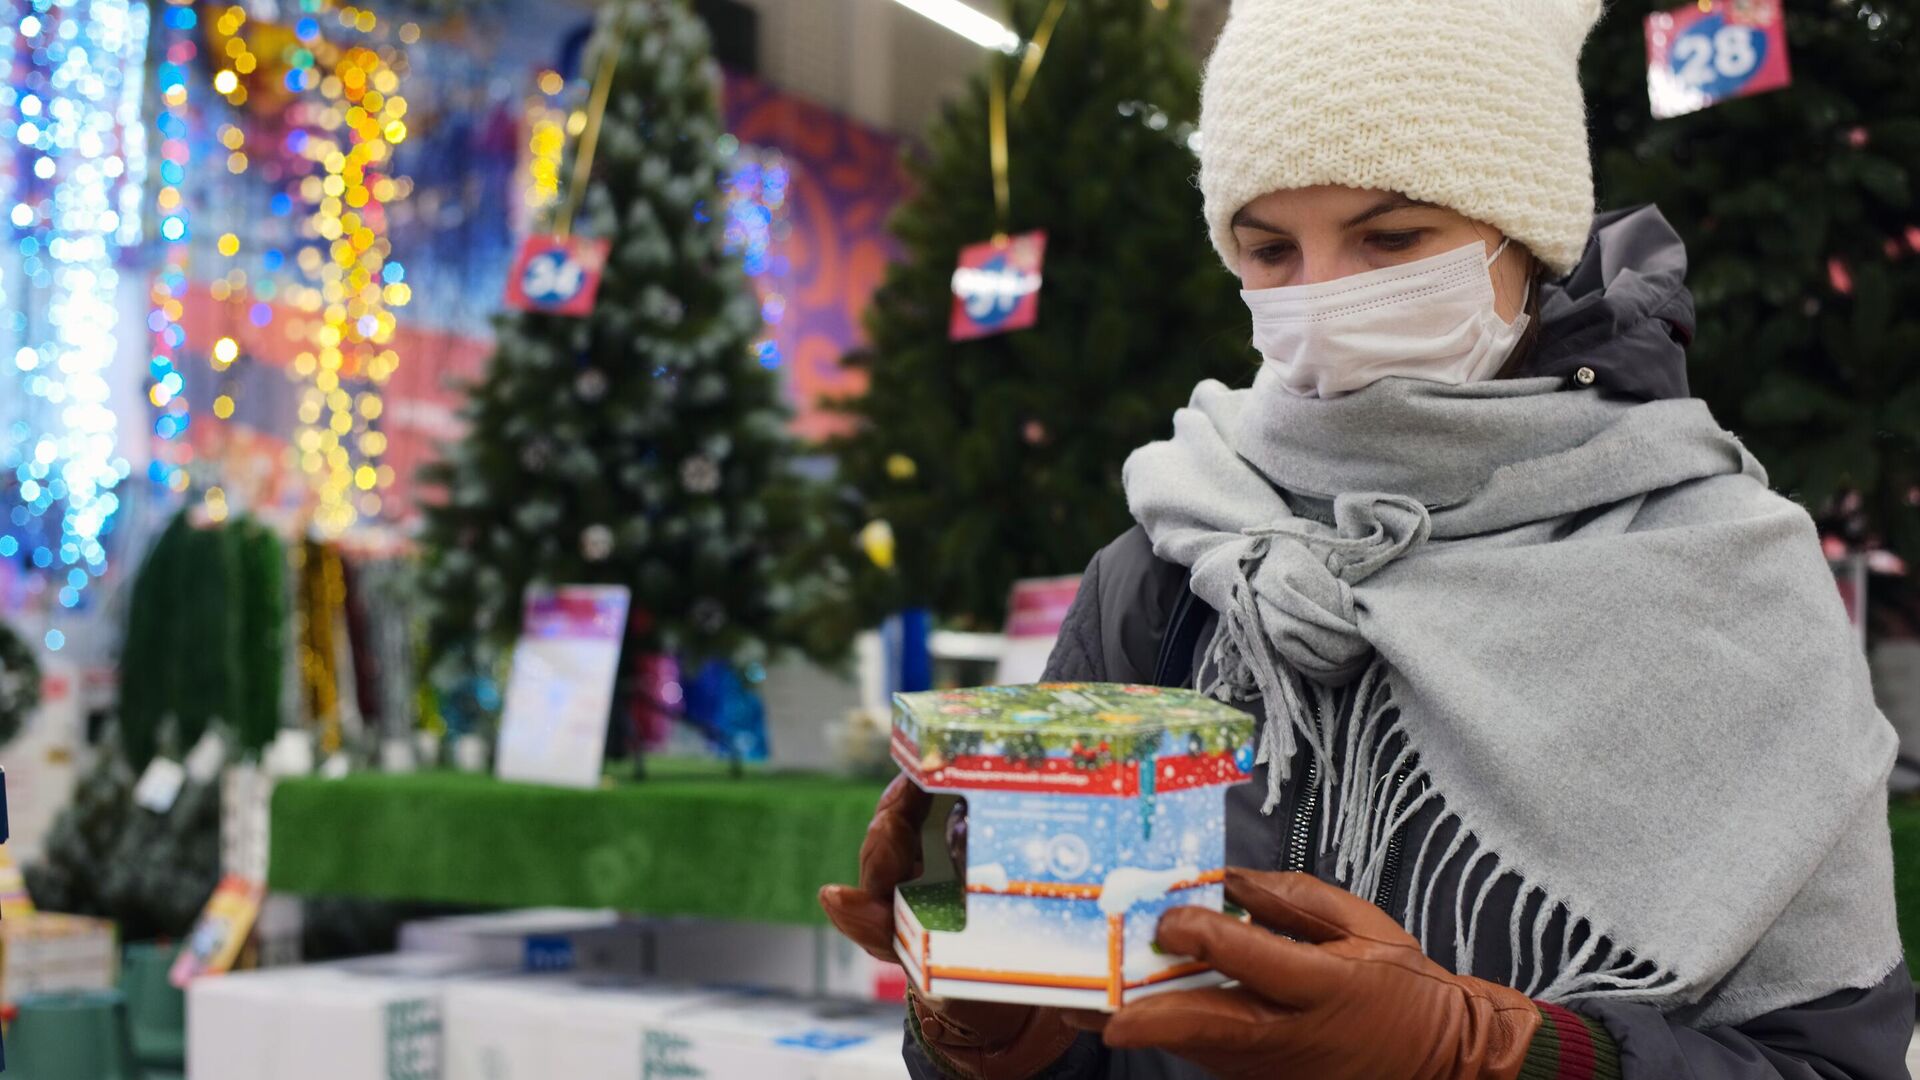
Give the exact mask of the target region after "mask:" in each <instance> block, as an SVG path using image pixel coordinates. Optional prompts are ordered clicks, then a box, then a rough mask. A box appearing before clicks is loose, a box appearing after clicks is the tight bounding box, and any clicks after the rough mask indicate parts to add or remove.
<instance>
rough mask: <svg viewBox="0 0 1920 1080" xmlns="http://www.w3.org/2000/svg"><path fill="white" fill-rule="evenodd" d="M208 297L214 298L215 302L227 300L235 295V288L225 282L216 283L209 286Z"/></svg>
mask: <svg viewBox="0 0 1920 1080" xmlns="http://www.w3.org/2000/svg"><path fill="white" fill-rule="evenodd" d="M207 295H208V296H211V297H213V298H214V299H215V300H225V299H226V298H227V297H229V296H232V295H233V287H232V286H231V285H228V284H227V283H226V282H224V281H216V282H214V283H213V284H211V285H209V286H207Z"/></svg>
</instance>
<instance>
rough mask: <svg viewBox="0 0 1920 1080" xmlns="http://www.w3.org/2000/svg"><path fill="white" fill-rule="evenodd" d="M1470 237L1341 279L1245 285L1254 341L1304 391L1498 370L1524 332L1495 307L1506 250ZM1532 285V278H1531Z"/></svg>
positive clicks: (1327, 392)
mask: <svg viewBox="0 0 1920 1080" xmlns="http://www.w3.org/2000/svg"><path fill="white" fill-rule="evenodd" d="M1506 247H1507V245H1506V244H1505V243H1504V242H1503V243H1502V244H1501V245H1500V249H1499V250H1498V251H1495V252H1494V253H1493V258H1491V259H1489V258H1487V257H1486V256H1485V255H1484V252H1485V251H1486V248H1485V246H1484V245H1482V244H1479V243H1473V244H1469V245H1467V246H1466V247H1463V248H1460V249H1458V250H1456V251H1449V252H1447V253H1446V254H1444V255H1435V256H1433V257H1432V258H1430V259H1421V260H1419V261H1418V262H1410V263H1407V264H1405V265H1404V266H1390V267H1387V268H1386V269H1384V270H1374V271H1370V272H1368V273H1365V274H1355V275H1353V276H1351V277H1344V278H1340V279H1339V280H1337V281H1323V282H1319V283H1317V284H1313V285H1288V286H1282V287H1280V288H1275V289H1247V290H1243V291H1242V292H1241V293H1240V297H1241V299H1243V300H1245V301H1246V303H1247V309H1248V310H1250V311H1251V312H1253V345H1254V347H1255V348H1257V349H1259V350H1260V355H1261V356H1264V357H1266V359H1267V362H1268V363H1269V364H1272V365H1273V366H1274V368H1275V369H1276V373H1277V374H1278V375H1279V377H1280V381H1281V385H1283V386H1285V387H1286V389H1287V390H1288V391H1290V392H1292V393H1294V394H1298V395H1300V396H1301V397H1339V396H1340V395H1342V394H1350V393H1352V392H1354V391H1355V390H1359V389H1362V388H1364V387H1367V386H1371V385H1372V384H1374V383H1376V382H1378V381H1380V380H1381V379H1384V378H1387V377H1388V376H1396V375H1397V376H1400V377H1401V378H1407V379H1425V380H1427V381H1429V382H1439V383H1449V384H1453V385H1458V384H1460V383H1469V382H1480V381H1481V380H1484V379H1490V378H1492V377H1493V376H1494V375H1495V374H1497V373H1498V372H1499V370H1500V365H1502V364H1503V363H1505V362H1506V359H1507V357H1509V356H1511V355H1512V354H1513V348H1514V346H1515V345H1517V344H1519V342H1520V335H1521V334H1522V333H1525V332H1526V329H1527V317H1526V315H1524V314H1522V315H1520V316H1519V317H1517V318H1515V319H1514V320H1513V322H1511V323H1508V322H1505V321H1503V320H1502V319H1501V318H1500V315H1499V313H1498V312H1497V311H1495V310H1494V295H1493V279H1492V277H1491V276H1490V275H1489V271H1490V270H1491V269H1492V267H1493V264H1494V261H1495V260H1497V259H1499V258H1500V252H1501V251H1505V250H1506ZM1529 288H1531V286H1529Z"/></svg>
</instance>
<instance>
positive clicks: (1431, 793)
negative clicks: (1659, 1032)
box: [1125, 371, 1900, 1024]
mask: <svg viewBox="0 0 1920 1080" xmlns="http://www.w3.org/2000/svg"><path fill="white" fill-rule="evenodd" d="M1561 386H1562V384H1561V383H1560V381H1559V380H1555V379H1527V380H1515V381H1504V382H1490V383H1480V384H1476V385H1470V386H1460V387H1448V386H1442V385H1439V384H1434V383H1426V382H1416V381H1410V380H1404V379H1387V380H1384V381H1382V382H1380V383H1377V384H1375V385H1374V386H1372V387H1370V388H1368V389H1366V390H1363V391H1361V392H1360V393H1357V394H1354V395H1351V396H1349V397H1344V398H1338V399H1333V400H1318V399H1303V398H1297V397H1294V396H1292V395H1290V394H1287V393H1286V392H1285V391H1284V390H1282V389H1280V387H1279V386H1278V384H1277V382H1275V381H1274V380H1272V379H1270V378H1268V376H1267V373H1266V372H1264V371H1263V372H1262V374H1261V376H1260V377H1259V378H1258V379H1256V381H1255V383H1254V386H1253V387H1252V388H1251V389H1247V390H1229V389H1228V388H1227V387H1225V386H1223V385H1221V384H1219V383H1216V382H1206V383H1202V384H1201V385H1200V386H1199V387H1198V388H1197V389H1196V390H1195V391H1194V394H1193V400H1192V402H1191V404H1190V405H1189V406H1188V407H1187V408H1185V409H1182V410H1180V411H1179V412H1178V413H1177V414H1176V415H1175V417H1174V437H1173V438H1172V439H1171V440H1170V441H1167V442H1161V443H1155V444H1152V445H1150V446H1147V447H1144V448H1142V449H1141V450H1139V451H1137V452H1136V453H1135V454H1134V455H1133V456H1132V457H1131V458H1130V459H1129V460H1128V461H1127V465H1126V471H1125V485H1126V491H1127V500H1128V504H1129V506H1130V507H1131V509H1132V512H1133V515H1134V517H1135V518H1136V519H1137V520H1138V521H1139V522H1140V523H1141V525H1142V526H1144V527H1145V529H1146V531H1147V534H1148V536H1149V537H1150V538H1151V539H1152V541H1153V549H1154V552H1155V553H1156V554H1157V555H1159V556H1160V557H1161V558H1163V559H1167V560H1170V561H1173V562H1177V563H1180V564H1181V565H1184V566H1187V567H1190V568H1191V570H1192V588H1193V590H1194V592H1195V593H1196V594H1197V595H1198V596H1199V597H1200V598H1201V599H1203V600H1205V601H1206V602H1207V603H1208V604H1210V605H1212V606H1213V607H1214V609H1216V610H1217V611H1219V612H1220V615H1221V618H1220V622H1219V629H1218V631H1217V633H1216V636H1215V638H1214V640H1213V642H1212V645H1211V647H1210V650H1209V654H1208V657H1209V659H1208V662H1207V663H1206V664H1205V665H1203V666H1202V671H1203V672H1210V673H1211V676H1210V682H1211V685H1210V686H1208V687H1207V689H1208V690H1209V692H1211V693H1213V694H1215V695H1216V696H1218V697H1221V698H1223V699H1233V700H1242V701H1253V700H1256V699H1258V700H1259V701H1261V702H1262V703H1263V711H1264V714H1265V723H1264V726H1263V734H1262V745H1261V760H1262V761H1264V762H1266V763H1267V764H1268V767H1269V774H1268V775H1269V780H1270V783H1271V785H1272V787H1271V788H1270V791H1269V797H1268V804H1267V805H1268V809H1269V811H1270V810H1271V809H1272V806H1273V805H1274V803H1275V802H1276V801H1277V799H1278V796H1279V792H1280V789H1281V785H1283V784H1284V783H1285V782H1286V781H1287V779H1288V777H1287V775H1286V772H1287V769H1288V766H1289V763H1290V761H1291V760H1292V758H1293V756H1294V752H1295V750H1296V748H1297V747H1298V746H1300V745H1305V746H1306V747H1308V748H1309V749H1310V751H1311V752H1312V753H1313V755H1314V757H1315V759H1316V760H1317V761H1318V763H1319V765H1320V767H1321V769H1322V773H1323V775H1325V776H1326V777H1327V778H1328V781H1327V782H1328V785H1329V787H1328V791H1329V794H1330V796H1331V797H1332V798H1333V803H1332V805H1333V806H1334V807H1335V808H1336V809H1335V810H1334V811H1333V812H1332V813H1330V814H1329V815H1327V817H1326V818H1325V819H1323V820H1324V823H1325V829H1326V832H1325V834H1324V839H1325V842H1326V843H1328V844H1330V845H1331V850H1332V851H1333V853H1334V854H1335V856H1336V857H1337V867H1338V873H1339V875H1340V876H1341V879H1342V882H1343V883H1344V884H1346V885H1347V886H1348V887H1349V888H1351V889H1353V890H1354V891H1355V892H1358V893H1359V894H1361V895H1372V893H1373V891H1374V889H1375V888H1377V886H1378V884H1379V879H1380V877H1381V876H1382V874H1383V873H1384V872H1385V865H1384V864H1385V862H1386V859H1385V853H1386V851H1387V848H1388V839H1389V838H1390V837H1391V836H1392V835H1393V834H1394V833H1395V832H1396V831H1397V830H1398V829H1399V828H1400V826H1401V825H1403V824H1404V823H1406V822H1407V821H1408V820H1409V819H1410V818H1411V817H1412V816H1413V815H1414V814H1415V813H1416V812H1418V811H1419V810H1420V809H1421V808H1422V807H1423V806H1428V805H1430V804H1433V803H1435V802H1438V804H1439V805H1440V806H1441V807H1443V808H1444V812H1445V814H1446V815H1448V819H1449V820H1451V821H1453V822H1455V823H1457V825H1458V826H1459V827H1458V828H1449V829H1439V828H1436V829H1434V830H1432V831H1431V833H1429V835H1428V841H1429V843H1428V844H1427V845H1425V846H1424V847H1423V849H1422V850H1420V851H1419V852H1418V853H1417V854H1415V855H1414V862H1413V867H1414V869H1413V878H1412V881H1413V883H1414V886H1413V887H1414V888H1415V889H1416V890H1431V889H1432V888H1433V885H1432V881H1433V879H1434V877H1435V876H1436V875H1438V873H1439V871H1440V869H1441V868H1442V867H1445V866H1446V865H1447V864H1448V863H1449V862H1450V861H1452V860H1454V859H1456V858H1459V859H1465V860H1467V862H1466V868H1465V871H1464V872H1462V873H1460V874H1459V875H1458V877H1457V880H1458V882H1459V883H1460V885H1459V888H1460V889H1461V891H1462V892H1463V894H1467V893H1471V895H1462V896H1459V897H1451V898H1443V899H1442V902H1447V901H1451V902H1453V903H1454V904H1455V907H1454V908H1453V910H1454V911H1456V912H1459V911H1465V912H1468V913H1469V914H1470V918H1469V919H1468V920H1467V921H1466V925H1467V926H1469V927H1476V926H1477V925H1478V914H1479V908H1480V906H1481V905H1482V904H1483V903H1484V902H1485V900H1486V897H1487V892H1488V890H1489V889H1491V888H1492V884H1493V883H1494V882H1495V881H1496V880H1499V879H1501V878H1502V877H1503V876H1506V875H1517V876H1518V878H1519V879H1520V881H1521V882H1522V883H1523V886H1522V894H1521V901H1520V902H1519V903H1517V904H1515V905H1514V910H1513V913H1512V921H1511V926H1510V927H1509V928H1508V934H1509V938H1510V944H1511V945H1512V956H1513V957H1514V972H1513V977H1514V979H1516V980H1518V981H1516V982H1515V985H1519V983H1520V982H1525V983H1527V984H1528V985H1525V986H1522V987H1521V988H1522V989H1524V990H1527V991H1528V992H1529V993H1532V994H1534V995H1535V996H1537V997H1542V998H1544V999H1547V1000H1555V1001H1568V1000H1576V999H1583V998H1614V999H1624V1000H1635V1001H1645V1002H1649V1003H1652V1004H1654V1005H1656V1006H1658V1007H1660V1008H1662V1009H1664V1010H1669V1011H1672V1010H1684V1011H1685V1012H1686V1014H1687V1016H1688V1018H1689V1019H1690V1020H1691V1021H1692V1022H1695V1023H1699V1024H1710V1023H1728V1022H1738V1021H1740V1020H1743V1019H1746V1018H1748V1017H1751V1016H1755V1015H1759V1014H1761V1013H1764V1012H1767V1011H1770V1010H1771V1009H1774V1008H1778V1007H1781V1006H1783V1005H1787V1004H1792V1003H1795V1002H1800V1001H1806V1000H1810V999H1812V998H1815V997H1819V996H1821V995H1823V994H1826V993H1830V992H1832V991H1835V990H1838V989H1842V988H1845V987H1855V986H1867V985H1872V984H1873V983H1875V982H1876V981H1878V980H1879V979H1881V978H1884V977H1885V975H1886V973H1887V972H1888V971H1890V970H1891V969H1892V967H1893V965H1894V964H1895V963H1896V962H1897V961H1898V959H1899V955H1900V944H1899V940H1898V936H1897V933H1896V931H1895V929H1894V923H1893V913H1892V912H1893V899H1892V877H1891V862H1890V854H1889V849H1888V841H1887V831H1886V815H1885V803H1884V793H1883V792H1884V789H1883V786H1882V785H1883V783H1884V781H1885V777H1886V773H1887V770H1888V769H1889V768H1890V765H1891V761H1892V757H1893V752H1894V742H1895V740H1894V735H1893V732H1892V730H1891V728H1890V727H1889V726H1888V724H1887V722H1886V720H1885V719H1884V718H1883V717H1881V716H1880V714H1879V712H1878V710H1877V709H1876V708H1875V707H1874V703H1873V699H1872V694H1871V691H1870V689H1869V684H1868V678H1867V671H1866V664H1865V661H1864V659H1863V658H1862V657H1861V655H1860V651H1859V649H1858V647H1857V646H1856V644H1855V642H1854V639H1853V637H1852V635H1851V633H1850V632H1849V629H1848V626H1847V623H1846V617H1845V613H1844V610H1843V608H1842V605H1841V603H1840V600H1839V597H1838V595H1837V594H1836V590H1835V588H1834V584H1833V578H1832V576H1831V574H1830V573H1829V571H1828V569H1827V567H1826V564H1825V561H1824V559H1823V558H1822V556H1821V551H1820V546H1819V543H1818V541H1817V539H1816V536H1815V533H1814V529H1813V525H1812V523H1811V521H1810V520H1809V518H1808V516H1807V514H1806V513H1805V512H1804V511H1803V510H1801V509H1800V508H1799V507H1798V506H1796V505H1794V504H1793V503H1791V502H1788V501H1787V500H1785V499H1783V498H1780V497H1778V496H1776V495H1774V494H1772V493H1771V492H1770V491H1768V489H1767V485H1766V476H1765V473H1764V472H1763V471H1762V470H1761V467H1760V465H1759V464H1758V463H1757V462H1756V461H1755V460H1754V459H1753V458H1752V456H1750V455H1749V454H1748V453H1747V452H1746V450H1745V449H1744V448H1743V447H1742V446H1741V445H1740V443H1739V442H1738V441H1737V440H1736V439H1735V438H1734V437H1733V436H1732V435H1730V434H1728V433H1727V432H1725V431H1724V430H1722V429H1721V428H1720V427H1719V425H1718V424H1716V423H1715V422H1714V420H1713V418H1712V416H1711V415H1710V414H1709V413H1708V411H1707V409H1706V407H1705V405H1703V404H1702V403H1700V402H1698V401H1692V400H1680V401H1662V402H1653V403H1647V404H1633V403H1629V402H1622V401H1617V400H1609V399H1605V398H1603V397H1602V396H1601V395H1599V394H1598V393H1596V392H1592V391H1580V392H1572V391H1566V390H1563V389H1562V388H1561ZM1289 497H1294V498H1295V499H1296V503H1297V501H1298V500H1299V499H1311V500H1322V501H1324V500H1328V499H1330V500H1331V504H1332V524H1331V525H1329V524H1322V523H1320V522H1318V521H1315V520H1310V519H1309V518H1306V517H1301V516H1297V515H1296V514H1295V513H1294V512H1292V511H1291V510H1290V509H1289V505H1288V498H1289ZM1403 771H1410V772H1411V773H1412V775H1413V776H1414V777H1415V778H1417V779H1421V780H1424V781H1426V783H1408V784H1395V783H1392V782H1390V781H1391V779H1392V778H1394V777H1396V776H1398V775H1400V774H1401V773H1402V772H1403ZM1436 838H1438V842H1437V843H1436V842H1434V841H1435V839H1436ZM1469 882H1472V883H1474V884H1473V885H1472V886H1469V885H1468V883H1469ZM1415 895H1418V896H1425V894H1424V893H1420V892H1416V894H1415ZM1430 902H1431V898H1430V897H1428V898H1425V899H1423V900H1422V901H1421V902H1420V903H1419V904H1417V905H1415V910H1416V911H1417V912H1418V914H1416V915H1414V916H1412V917H1410V918H1409V922H1410V923H1411V924H1412V925H1410V926H1409V929H1410V930H1411V931H1412V932H1413V933H1415V935H1416V936H1422V940H1423V941H1424V940H1425V939H1424V936H1423V935H1424V934H1425V932H1426V931H1425V928H1424V926H1423V925H1422V924H1423V923H1424V922H1425V912H1426V911H1427V909H1428V906H1429V904H1430ZM1556 911H1558V912H1562V913H1564V916H1565V917H1564V918H1562V919H1560V920H1558V922H1554V920H1552V919H1551V918H1550V916H1551V915H1552V914H1553V913H1554V912H1556ZM1550 925H1551V926H1553V927H1555V928H1554V929H1552V930H1550V929H1549V928H1550ZM1467 932H1468V933H1470V932H1471V931H1467ZM1549 933H1551V934H1552V935H1553V936H1554V937H1555V938H1557V940H1554V941H1543V940H1542V938H1543V936H1544V935H1548V934H1549ZM1465 944H1466V945H1467V948H1468V952H1467V953H1466V955H1471V941H1470V940H1468V941H1467V942H1465ZM1456 955H1462V954H1461V952H1460V951H1459V950H1456ZM1542 957H1557V958H1558V962H1557V964H1556V967H1557V970H1555V969H1548V970H1541V968H1542V967H1543V966H1544V965H1543V964H1542V963H1540V958H1542ZM1522 972H1526V973H1528V974H1526V976H1525V977H1524V978H1521V973H1522ZM1493 977H1495V978H1497V977H1498V975H1497V974H1496V975H1494V976H1493Z"/></svg>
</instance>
